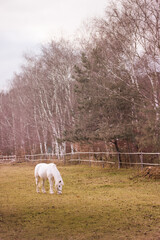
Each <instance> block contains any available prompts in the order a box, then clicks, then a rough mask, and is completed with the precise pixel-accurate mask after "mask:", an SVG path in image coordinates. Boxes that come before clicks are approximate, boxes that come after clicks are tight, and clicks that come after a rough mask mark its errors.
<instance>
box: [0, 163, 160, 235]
mask: <svg viewBox="0 0 160 240" xmlns="http://www.w3.org/2000/svg"><path fill="white" fill-rule="evenodd" d="M58 169H59V170H60V172H61V174H62V177H63V180H64V183H65V185H64V188H63V194H62V195H57V194H54V195H50V194H49V192H48V190H49V186H48V183H47V186H46V190H47V193H46V194H42V193H40V194H37V193H36V191H35V181H34V165H33V164H31V165H29V164H16V165H0V240H43V239H45V240H78V239H80V240H86V239H87V240H92V239H102V240H132V239H136V240H137V239H140V240H141V239H143V240H148V239H149V240H151V239H152V240H159V239H160V180H151V179H144V178H137V177H134V178H133V175H134V174H135V171H136V170H133V169H132V170H131V169H128V170H127V169H122V170H116V169H108V168H101V167H89V166H78V165H77V166H74V165H73V166H59V167H58Z"/></svg>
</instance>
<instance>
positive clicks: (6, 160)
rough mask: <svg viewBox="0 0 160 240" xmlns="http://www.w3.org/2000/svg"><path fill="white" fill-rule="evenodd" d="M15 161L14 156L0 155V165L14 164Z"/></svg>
mask: <svg viewBox="0 0 160 240" xmlns="http://www.w3.org/2000/svg"><path fill="white" fill-rule="evenodd" d="M16 160H17V158H16V155H9V156H4V155H0V163H10V162H15V161H16Z"/></svg>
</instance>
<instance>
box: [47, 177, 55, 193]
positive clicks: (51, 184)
mask: <svg viewBox="0 0 160 240" xmlns="http://www.w3.org/2000/svg"><path fill="white" fill-rule="evenodd" d="M48 180H49V185H50V194H53V193H54V192H53V181H52V178H49V179H48Z"/></svg>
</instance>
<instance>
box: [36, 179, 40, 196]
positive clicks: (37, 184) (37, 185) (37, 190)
mask: <svg viewBox="0 0 160 240" xmlns="http://www.w3.org/2000/svg"><path fill="white" fill-rule="evenodd" d="M36 192H37V193H39V192H40V191H39V177H36Z"/></svg>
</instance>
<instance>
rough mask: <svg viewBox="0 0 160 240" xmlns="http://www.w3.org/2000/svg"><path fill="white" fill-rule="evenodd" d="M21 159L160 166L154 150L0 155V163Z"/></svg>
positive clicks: (28, 160)
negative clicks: (148, 151) (19, 155)
mask: <svg viewBox="0 0 160 240" xmlns="http://www.w3.org/2000/svg"><path fill="white" fill-rule="evenodd" d="M19 159H21V161H26V162H30V161H31V162H34V161H35V162H36V161H41V162H42V161H51V162H53V161H61V162H64V163H73V162H75V163H76V162H77V163H81V162H86V163H89V164H90V165H91V164H92V163H98V164H102V165H103V166H104V165H105V164H111V165H115V166H118V168H121V167H123V166H134V165H137V166H141V168H143V167H144V166H160V153H158V152H156V153H153V152H150V153H147V152H132V153H128V152H74V153H66V154H63V155H56V154H50V153H47V154H34V155H25V156H21V158H19V157H18V156H16V155H11V156H0V163H5V162H15V161H18V160H19Z"/></svg>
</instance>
